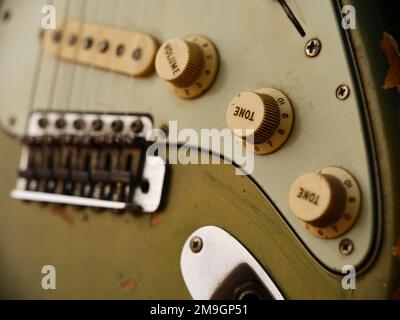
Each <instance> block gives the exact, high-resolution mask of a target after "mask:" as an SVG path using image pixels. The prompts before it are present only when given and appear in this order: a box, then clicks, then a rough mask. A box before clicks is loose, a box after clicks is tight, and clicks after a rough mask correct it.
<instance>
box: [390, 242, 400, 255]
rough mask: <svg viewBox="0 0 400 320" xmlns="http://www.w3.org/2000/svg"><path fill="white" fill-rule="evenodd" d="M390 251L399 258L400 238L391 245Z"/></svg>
mask: <svg viewBox="0 0 400 320" xmlns="http://www.w3.org/2000/svg"><path fill="white" fill-rule="evenodd" d="M392 253H393V255H394V256H395V257H398V258H400V240H398V241H397V243H396V244H395V245H394V246H393V247H392Z"/></svg>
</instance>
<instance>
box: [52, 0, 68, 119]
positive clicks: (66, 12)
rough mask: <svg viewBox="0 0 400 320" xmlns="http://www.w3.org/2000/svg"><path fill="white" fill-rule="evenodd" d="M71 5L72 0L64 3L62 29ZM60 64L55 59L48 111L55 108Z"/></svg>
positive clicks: (60, 47)
mask: <svg viewBox="0 0 400 320" xmlns="http://www.w3.org/2000/svg"><path fill="white" fill-rule="evenodd" d="M70 7H71V0H67V1H66V2H65V4H64V15H63V16H64V19H63V22H62V28H61V30H64V29H65V25H66V21H67V19H68V17H69V10H70ZM63 36H64V35H63ZM61 43H62V42H61ZM62 46H63V45H62V44H61V45H60V46H59V48H58V52H57V55H59V53H60V51H61V50H62ZM60 65H61V61H60V60H59V59H55V68H54V71H53V76H52V79H53V80H52V82H51V84H50V86H51V89H50V95H49V99H48V101H47V108H46V111H51V110H53V109H54V106H53V103H54V97H55V91H56V88H57V80H58V73H59V69H60Z"/></svg>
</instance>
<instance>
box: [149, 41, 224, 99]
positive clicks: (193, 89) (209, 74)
mask: <svg viewBox="0 0 400 320" xmlns="http://www.w3.org/2000/svg"><path fill="white" fill-rule="evenodd" d="M155 68H156V72H157V74H158V76H159V77H160V78H161V79H163V80H165V81H166V82H167V83H168V86H169V88H170V89H171V91H172V92H173V93H174V94H175V95H177V96H178V97H180V98H195V97H198V96H200V95H202V94H203V93H205V92H206V91H207V90H208V89H209V87H210V86H211V85H212V83H213V81H214V80H215V77H216V74H217V69H218V54H217V51H216V48H215V46H214V44H213V43H212V42H211V41H210V40H209V39H207V38H205V37H203V36H191V37H186V38H184V39H181V38H175V39H171V40H168V41H167V42H165V43H164V44H163V45H162V46H161V47H160V49H159V50H158V52H157V55H156V60H155Z"/></svg>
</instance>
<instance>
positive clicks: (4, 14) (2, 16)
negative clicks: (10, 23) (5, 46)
mask: <svg viewBox="0 0 400 320" xmlns="http://www.w3.org/2000/svg"><path fill="white" fill-rule="evenodd" d="M10 17H11V13H10V11H8V10H0V20H2V21H7V20H8V19H10Z"/></svg>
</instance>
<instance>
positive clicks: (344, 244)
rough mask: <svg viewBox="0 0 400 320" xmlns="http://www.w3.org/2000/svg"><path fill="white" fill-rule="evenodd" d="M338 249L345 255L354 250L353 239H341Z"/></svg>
mask: <svg viewBox="0 0 400 320" xmlns="http://www.w3.org/2000/svg"><path fill="white" fill-rule="evenodd" d="M339 250H340V253H341V254H343V255H345V256H348V255H350V254H351V253H352V252H353V250H354V244H353V241H351V240H350V239H343V240H342V241H340V243H339Z"/></svg>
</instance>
